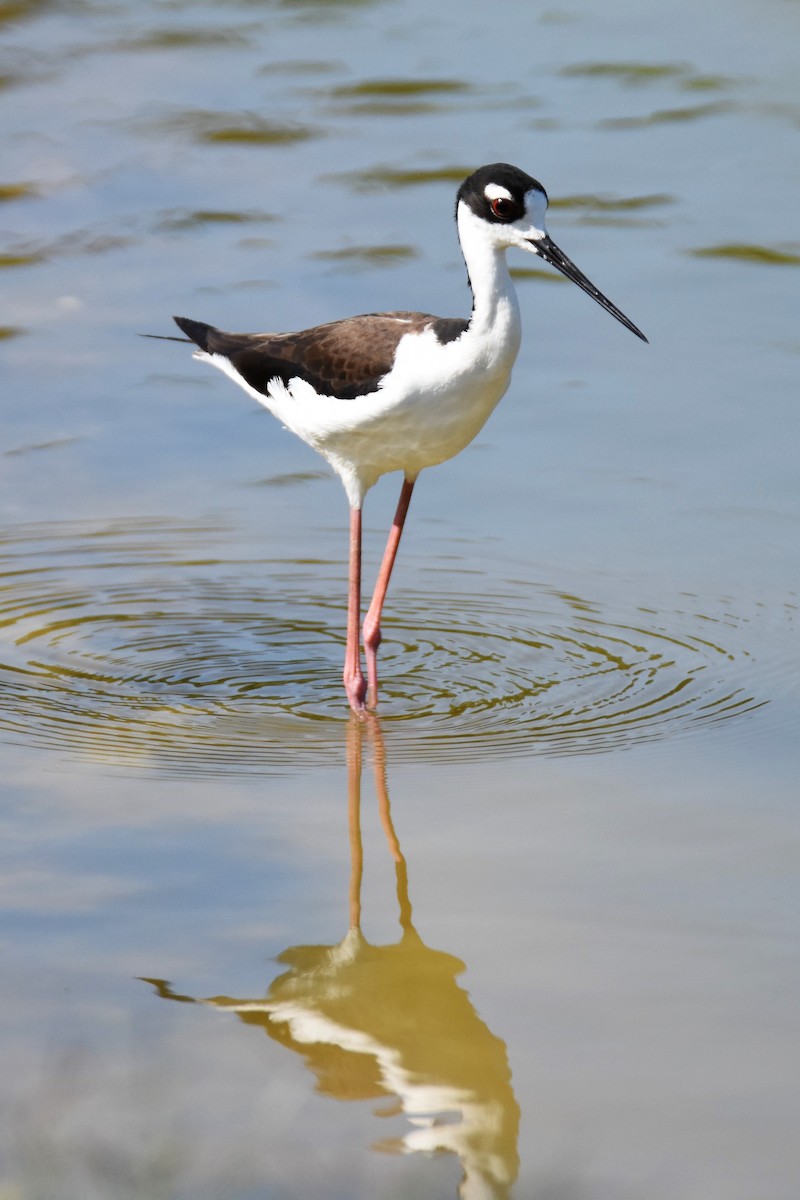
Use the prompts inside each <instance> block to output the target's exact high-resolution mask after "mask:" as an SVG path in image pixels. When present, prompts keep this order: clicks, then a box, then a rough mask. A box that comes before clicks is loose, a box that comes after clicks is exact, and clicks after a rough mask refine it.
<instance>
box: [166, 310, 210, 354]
mask: <svg viewBox="0 0 800 1200" xmlns="http://www.w3.org/2000/svg"><path fill="white" fill-rule="evenodd" d="M172 319H173V321H174V322H175V324H176V325H177V326H178V329H180V330H182V331H183V333H185V334H186V335H187V337H188V338H189V340H190V341H192V342H194V343H195V345H196V346H199V347H200V349H201V350H207V349H208V335H209V333H211V332H212V331H213V329H214V326H213V325H206V323H205V322H204V321H193V320H192V318H191V317H173V318H172Z"/></svg>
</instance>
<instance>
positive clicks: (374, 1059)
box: [148, 714, 519, 1200]
mask: <svg viewBox="0 0 800 1200" xmlns="http://www.w3.org/2000/svg"><path fill="white" fill-rule="evenodd" d="M365 739H366V740H368V742H369V747H370V751H371V756H372V759H373V767H374V783H375V790H376V793H377V799H378V809H379V813H380V819H381V823H382V825H383V829H384V832H385V835H386V839H387V843H388V846H389V850H390V853H391V855H392V857H393V859H394V862H395V871H396V883H397V899H398V909H399V923H400V927H401V936H400V940H399V941H398V942H396V943H390V944H387V945H373V944H372V943H370V942H369V941H367V939H366V938H365V937H364V935H363V932H362V928H361V920H362V912H361V879H362V871H363V848H362V838H361V780H362V764H363V757H364V749H365V745H364V743H365ZM347 765H348V825H349V834H350V852H351V871H350V887H349V918H350V919H349V929H348V932H347V934H346V936H345V937H344V939H343V940H342V941H341V942H339V943H337V944H336V945H333V946H291V947H289V948H287V949H286V950H284V952H283V953H282V954H281V955H280V956H279V959H278V961H279V962H281V963H283V964H284V965H285V966H286V967H287V968H288V970H286V971H285V972H284V973H283V974H281V975H279V976H278V977H277V978H276V979H274V980H273V981H272V983H271V984H270V986H269V989H268V991H267V994H266V996H265V997H263V998H257V999H256V998H254V999H236V998H233V997H230V996H214V997H210V998H207V999H205V1000H202V1001H196V1002H199V1003H205V1004H212V1005H214V1006H215V1007H217V1008H221V1009H229V1010H231V1011H233V1012H235V1013H236V1014H237V1015H238V1016H239V1017H240V1019H241V1020H242V1021H244V1022H246V1023H247V1024H248V1025H253V1026H256V1027H258V1028H260V1029H262V1030H263V1031H264V1032H265V1033H267V1034H268V1036H269V1037H270V1038H272V1039H273V1040H275V1041H277V1042H280V1044H281V1045H283V1046H285V1047H287V1048H288V1049H291V1050H293V1051H295V1052H296V1053H297V1054H299V1055H300V1056H301V1057H302V1058H303V1059H304V1061H305V1063H306V1065H307V1066H308V1068H309V1070H310V1071H311V1072H312V1074H313V1075H314V1077H315V1079H316V1086H317V1090H318V1091H321V1092H323V1093H324V1094H326V1095H328V1096H331V1097H334V1098H336V1099H338V1100H356V1099H360V1100H364V1099H377V1098H386V1097H393V1098H394V1103H393V1104H392V1105H391V1106H390V1108H389V1110H388V1111H387V1112H385V1115H387V1116H391V1115H393V1114H398V1113H402V1114H404V1116H405V1117H406V1119H407V1120H408V1122H409V1125H410V1126H411V1128H407V1129H406V1130H405V1131H404V1132H400V1133H398V1134H397V1135H396V1136H394V1137H390V1138H385V1139H383V1140H381V1141H380V1142H379V1143H378V1144H377V1146H376V1149H379V1150H384V1151H395V1152H404V1153H412V1152H420V1151H422V1152H429V1153H430V1152H434V1151H446V1152H450V1153H452V1154H454V1155H456V1156H457V1157H458V1159H459V1160H460V1163H461V1167H462V1170H463V1177H462V1181H461V1185H460V1187H459V1194H460V1196H461V1197H462V1200H478V1198H479V1197H480V1198H481V1200H489V1198H491V1200H506V1198H507V1197H508V1196H509V1194H510V1193H509V1189H510V1187H511V1185H512V1184H513V1182H514V1180H515V1179H516V1176H517V1171H518V1166H519V1159H518V1153H517V1137H518V1130H519V1107H518V1105H517V1102H516V1098H515V1096H514V1092H513V1089H512V1086H511V1072H510V1069H509V1065H508V1056H507V1052H506V1047H505V1043H504V1042H503V1041H502V1040H501V1039H500V1038H498V1037H496V1036H495V1035H494V1034H493V1033H492V1032H491V1031H490V1030H489V1029H488V1027H487V1026H486V1025H485V1024H484V1022H483V1021H482V1020H481V1019H480V1017H479V1016H478V1014H477V1013H476V1011H475V1009H474V1007H473V1005H472V1003H471V1001H470V998H469V995H468V993H467V992H466V991H465V990H464V989H463V988H462V987H460V986H459V985H458V983H457V982H456V980H457V976H458V975H460V974H461V972H462V971H464V970H465V966H464V963H463V962H461V961H460V959H458V958H455V957H454V956H453V955H451V954H447V953H446V952H444V951H442V950H433V949H431V948H430V947H428V946H426V945H425V943H424V942H423V941H422V939H421V938H420V936H419V934H418V933H417V931H416V929H415V927H414V924H413V920H412V910H411V903H410V900H409V892H408V874H407V869H406V862H405V859H404V857H403V854H402V851H401V849H400V844H399V841H398V838H397V835H396V833H395V830H394V826H393V824H392V818H391V810H390V804H389V793H388V786H387V775H386V753H385V747H384V741H383V735H382V731H381V727H380V724H379V721H378V718H377V717H376V716H375V715H374V714H367V715H366V717H362V718H360V719H359V718H356V717H353V718H351V720H350V723H349V726H348V732H347ZM148 982H150V983H152V984H153V985H154V986H155V987H156V990H157V992H158V994H159V995H160V996H162V997H163V998H164V999H171V1000H180V1001H184V1002H186V1001H192V1000H193V998H192V997H189V996H185V995H181V994H180V993H178V992H175V991H173V990H172V988H171V987H170V985H169V984H167V983H165V982H164V981H163V980H149V981H148Z"/></svg>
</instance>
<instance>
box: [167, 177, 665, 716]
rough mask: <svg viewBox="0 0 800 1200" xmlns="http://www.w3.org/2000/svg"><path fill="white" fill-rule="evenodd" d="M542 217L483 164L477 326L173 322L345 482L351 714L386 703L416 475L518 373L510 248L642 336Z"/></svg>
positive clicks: (399, 317)
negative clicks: (384, 637) (385, 510)
mask: <svg viewBox="0 0 800 1200" xmlns="http://www.w3.org/2000/svg"><path fill="white" fill-rule="evenodd" d="M546 210H547V193H546V192H545V190H544V188H543V187H542V185H541V184H540V183H539V182H538V181H537V180H535V179H532V178H531V176H530V175H526V174H525V172H524V171H520V170H519V168H517V167H512V166H509V164H508V163H492V164H491V165H490V166H486V167H481V168H480V169H479V170H477V171H475V172H474V173H473V174H472V175H470V176H469V178H467V179H465V180H464V182H463V183H462V184H461V186H460V188H459V189H458V196H457V200H456V221H457V224H458V236H459V239H460V242H461V250H462V253H463V255H464V259H465V261H466V264H467V274H468V278H469V283H470V287H471V289H472V314H471V316H470V318H469V320H468V321H465V320H462V319H461V318H460V317H434V316H431V315H430V314H428V313H419V312H389V313H370V314H368V315H366V316H360V317H349V318H347V319H346V320H343V321H334V322H332V323H331V324H329V325H319V326H316V327H315V328H313V329H305V330H303V331H302V332H300V333H224V332H223V331H222V330H219V329H215V328H214V326H213V325H205V324H203V323H202V322H201V321H192V320H189V319H188V318H186V317H175V321H176V323H177V324H178V326H179V327H180V328H181V329H182V330H183V332H184V333H185V334H186V335H187V337H188V340H189V341H192V342H195V343H196V345H197V346H199V351H198V352H197V353H196V354H195V358H199V359H201V360H202V361H204V362H210V363H213V365H214V366H215V367H219V368H220V370H222V371H224V372H225V374H226V375H229V376H230V377H231V379H233V380H234V381H235V382H236V383H238V384H239V385H240V386H241V387H243V388H244V389H245V391H247V392H249V394H250V395H251V396H253V397H255V399H256V400H258V401H259V403H261V404H263V405H265V407H266V408H268V409H269V410H270V412H272V413H274V415H275V416H276V417H277V418H278V420H279V421H281V422H282V423H283V424H284V425H286V426H288V428H289V429H291V430H292V431H293V432H294V433H296V434H297V435H298V437H301V438H302V439H303V441H304V442H307V443H308V444H309V445H310V446H313V448H314V449H315V450H318V451H319V453H320V454H322V455H323V457H324V458H326V459H327V460H328V462H329V463H330V464H331V466H332V467H333V468H334V470H335V471H336V472H337V473H338V475H339V476H340V478H341V480H342V483H343V484H344V487H345V491H346V492H347V497H348V500H349V502H350V585H349V595H348V617H347V649H346V651H345V660H344V685H345V689H346V691H347V696H348V699H349V701H350V705H351V707H352V708H353V709H354V710H355V711H356V712H361V711H363V709H364V706H365V703H369V705H370V706H373V705H375V704H376V703H377V699H378V668H377V652H378V646H379V644H380V640H381V630H380V621H381V611H382V608H383V602H384V599H385V596H386V590H387V588H388V585H389V578H390V576H391V573H392V567H393V565H394V560H395V556H396V554H397V547H398V544H399V542H400V535H401V533H402V530H403V524H404V522H405V519H406V513H407V512H408V505H409V501H410V500H411V493H412V490H413V488H414V483H415V481H416V479H417V476H418V475H419V473H420V471H421V470H422V469H423V468H424V467H432V466H434V465H435V464H436V463H440V462H444V461H445V460H446V459H448V458H452V457H453V456H454V455H455V454H458V453H459V451H461V450H463V449H464V447H465V446H467V445H469V443H470V442H471V441H472V439H473V438H474V437H475V435H476V434H477V433H478V432H479V430H480V429H481V428H482V427H483V425H484V423H485V422H486V420H487V419H488V417H489V414H490V413H491V412H492V410H493V409H494V407H495V406H496V404H497V403H498V401H499V400H500V399H501V397H502V396H503V394H504V393H505V391H506V389H507V387H508V384H509V380H510V378H511V368H512V367H513V365H514V360H515V358H516V356H517V351H518V349H519V344H520V316H519V305H518V302H517V297H516V293H515V291H514V286H513V284H512V282H511V277H510V276H509V273H508V267H507V265H506V251H507V250H509V249H512V248H516V249H519V250H527V251H529V252H531V253H533V254H538V255H539V256H540V257H541V258H544V259H545V260H546V261H547V262H549V263H551V264H552V265H553V266H554V267H556V268H557V270H559V271H561V272H562V273H563V274H564V275H566V276H567V278H568V279H571V280H572V281H573V282H574V283H577V285H578V287H580V288H582V289H583V290H584V291H585V292H588V294H589V295H590V296H591V297H592V298H593V299H594V300H596V301H597V303H598V304H600V305H602V307H603V308H604V309H605V310H606V312H610V313H611V315H612V316H614V317H616V318H617V320H618V321H621V322H622V324H623V325H624V326H625V327H626V328H627V329H630V330H631V332H632V333H635V334H636V336H637V337H640V338H641V339H642V341H645V342H646V341H647V338H646V337H645V336H644V334H643V333H642V332H641V330H639V329H637V328H636V326H635V325H634V324H633V323H632V322H631V321H629V320H628V318H627V317H626V316H625V315H624V314H623V313H621V312H620V310H619V309H618V308H616V307H615V306H614V305H613V304H612V303H611V301H610V300H608V299H607V298H606V297H605V296H604V295H603V294H602V293H601V292H599V291H598V290H597V288H596V287H595V286H594V284H593V283H590V282H589V280H588V279H587V278H586V276H585V275H584V274H582V272H581V271H579V270H578V268H577V267H576V266H575V264H574V263H573V262H571V261H570V259H568V258H567V256H566V254H564V253H563V252H562V251H561V250H559V248H558V246H556V245H555V243H554V242H553V241H551V239H550V237H549V236H548V234H547V231H546V229H545V220H544V218H545V212H546ZM178 340H183V339H178ZM387 471H402V472H403V475H404V480H403V487H402V491H401V493H400V501H399V503H398V506H397V512H396V514H395V518H394V523H393V525H392V529H391V532H390V534H389V540H388V542H387V545H386V551H385V553H384V556H383V562H382V564H381V568H380V572H379V574H378V581H377V584H376V586H375V592H374V594H373V596H372V601H371V603H370V606H369V609H368V610H367V615H366V617H365V619H364V625H363V630H362V634H363V641H364V651H365V654H366V661H367V679H366V680H365V679H364V675H363V673H362V670H361V653H360V648H359V622H360V615H361V507H362V503H363V500H364V496H365V495H366V493H367V491H368V490H369V489H370V488H371V487H372V485H373V484H374V483H375V482H376V480H377V479H378V478H379V477H380V476H381V475H384V474H386V472H387Z"/></svg>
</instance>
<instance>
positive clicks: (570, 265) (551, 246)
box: [530, 234, 647, 342]
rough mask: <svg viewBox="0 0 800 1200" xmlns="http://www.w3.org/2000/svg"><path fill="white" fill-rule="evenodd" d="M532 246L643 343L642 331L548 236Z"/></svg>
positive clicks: (644, 339) (538, 239)
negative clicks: (599, 290)
mask: <svg viewBox="0 0 800 1200" xmlns="http://www.w3.org/2000/svg"><path fill="white" fill-rule="evenodd" d="M530 244H531V246H532V247H533V248H534V249H535V250H536V253H537V254H541V256H542V258H543V259H545V260H546V261H547V262H549V263H552V265H553V266H554V267H555V268H556V270H558V271H560V272H561V273H562V275H566V277H567V279H571V280H572V282H573V283H577V285H578V287H579V288H582V289H583V291H584V292H586V294H587V296H591V297H592V299H593V300H596V301H597V303H598V304H599V305H600V307H601V308H604V309H605V310H606V312H609V313H611V315H612V317H616V318H617V320H618V321H621V322H622V324H623V325H624V326H625V328H626V329H630V331H631V333H635V334H636V336H637V337H638V338H641V339H642V341H643V342H646V341H647V338H646V337H645V336H644V334H643V333H642V331H641V329H637V328H636V326H635V325H634V323H633V321H629V320H628V318H627V317H626V316H625V314H624V313H621V312H620V311H619V309H618V308H617V306H616V304H612V303H611V301H610V300H608V299H607V298H606V297H605V296H604V295H603V293H602V292H598V290H597V288H596V287H595V286H594V284H593V283H592V282H591V281H590V280H588V279H587V278H586V276H585V275H584V273H583V271H579V270H578V268H577V267H576V266H575V263H574V262H573V261H572V259H570V258H567V256H566V254H565V253H564V251H563V250H559V248H558V246H557V245H556V244H555V242H554V241H552V239H551V238H550V237H548V235H547V234H545V235H544V237H543V238H537V239H536V240H535V241H534V240H533V239H531V243H530Z"/></svg>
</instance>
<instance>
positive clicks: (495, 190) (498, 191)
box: [483, 183, 514, 200]
mask: <svg viewBox="0 0 800 1200" xmlns="http://www.w3.org/2000/svg"><path fill="white" fill-rule="evenodd" d="M483 194H484V196H485V197H486V199H487V200H513V199H514V197H513V196H512V195H511V192H510V191H509V190H508V188H504V187H501V186H500V184H499V183H487V185H486V187H485V188H484V189H483Z"/></svg>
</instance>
